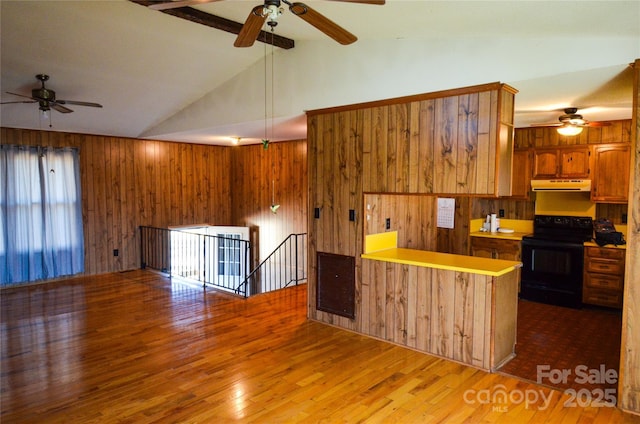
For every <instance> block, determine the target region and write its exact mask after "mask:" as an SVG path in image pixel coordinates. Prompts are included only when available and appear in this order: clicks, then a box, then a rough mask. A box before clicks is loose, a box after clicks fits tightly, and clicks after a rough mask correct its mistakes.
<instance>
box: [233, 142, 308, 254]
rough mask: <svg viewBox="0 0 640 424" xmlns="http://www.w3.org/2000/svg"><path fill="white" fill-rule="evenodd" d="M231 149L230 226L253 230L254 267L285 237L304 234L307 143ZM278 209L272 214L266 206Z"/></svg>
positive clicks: (305, 226) (280, 143) (305, 227)
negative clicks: (255, 263) (277, 206)
mask: <svg viewBox="0 0 640 424" xmlns="http://www.w3.org/2000/svg"><path fill="white" fill-rule="evenodd" d="M230 149H231V169H230V173H231V210H232V211H233V213H232V216H231V223H232V225H239V226H246V227H250V228H251V241H252V243H253V245H254V246H258V249H257V250H256V251H254V252H253V260H254V262H258V260H262V259H265V258H266V257H267V255H268V254H270V253H271V252H272V251H273V249H274V248H276V247H277V246H278V245H279V244H280V243H281V242H282V241H283V240H284V239H285V238H286V237H287V236H289V234H293V233H306V232H307V204H308V201H307V196H308V188H307V143H306V140H298V141H286V142H278V143H271V144H269V148H268V149H266V150H265V149H264V148H263V147H262V145H250V146H238V147H233V148H230ZM274 200H275V203H276V204H279V205H280V208H279V209H278V210H277V211H276V213H275V214H274V213H272V212H271V209H270V206H271V204H272V203H273V202H274Z"/></svg>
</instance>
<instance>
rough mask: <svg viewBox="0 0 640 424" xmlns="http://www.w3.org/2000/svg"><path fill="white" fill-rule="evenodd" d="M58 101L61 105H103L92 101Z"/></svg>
mask: <svg viewBox="0 0 640 424" xmlns="http://www.w3.org/2000/svg"><path fill="white" fill-rule="evenodd" d="M56 103H58V104H60V105H78V106H90V107H102V105H101V104H100V103H92V102H79V101H76V100H56Z"/></svg>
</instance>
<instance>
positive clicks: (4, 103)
mask: <svg viewBox="0 0 640 424" xmlns="http://www.w3.org/2000/svg"><path fill="white" fill-rule="evenodd" d="M12 103H38V102H37V101H35V100H18V101H17V102H0V105H10V104H12Z"/></svg>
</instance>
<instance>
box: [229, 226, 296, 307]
mask: <svg viewBox="0 0 640 424" xmlns="http://www.w3.org/2000/svg"><path fill="white" fill-rule="evenodd" d="M306 279H307V233H300V234H289V236H288V237H287V238H286V239H284V240H283V241H282V243H280V244H279V245H278V246H277V247H276V248H275V249H274V250H273V252H271V254H269V256H267V258H266V259H265V260H263V261H262V262H261V263H260V264H259V265H258V266H257V267H255V268H254V269H253V271H251V272H250V273H249V275H247V278H245V280H244V281H243V282H242V283H241V284H240V285H239V286H238V288H237V292H238V293H247V294H248V295H249V296H251V295H254V294H259V293H266V292H270V291H274V290H279V289H283V288H285V287H289V286H291V285H294V284H295V285H298V284H299V283H301V282H303V281H305V280H306Z"/></svg>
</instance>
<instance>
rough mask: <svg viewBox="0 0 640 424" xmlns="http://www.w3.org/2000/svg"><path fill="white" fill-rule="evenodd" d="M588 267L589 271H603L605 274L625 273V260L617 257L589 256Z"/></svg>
mask: <svg viewBox="0 0 640 424" xmlns="http://www.w3.org/2000/svg"><path fill="white" fill-rule="evenodd" d="M586 269H587V271H589V272H602V273H605V274H615V275H622V274H624V262H622V261H619V260H616V259H602V258H592V257H589V258H587V263H586Z"/></svg>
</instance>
